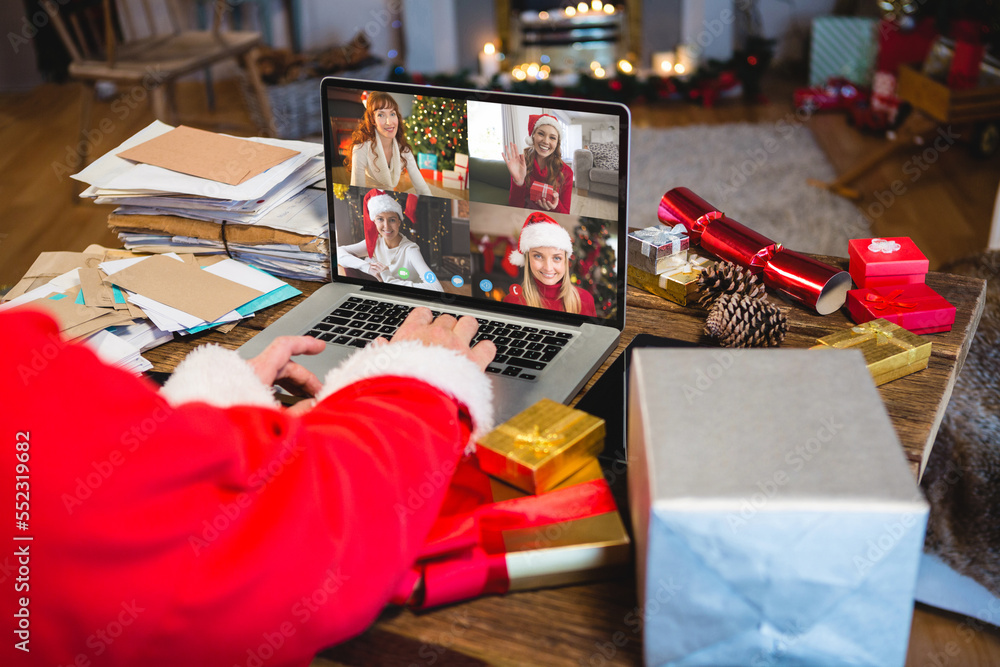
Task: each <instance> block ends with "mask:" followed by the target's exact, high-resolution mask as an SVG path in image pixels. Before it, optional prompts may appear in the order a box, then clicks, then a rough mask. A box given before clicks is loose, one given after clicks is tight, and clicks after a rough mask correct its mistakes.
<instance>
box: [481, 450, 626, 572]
mask: <svg viewBox="0 0 1000 667" xmlns="http://www.w3.org/2000/svg"><path fill="white" fill-rule="evenodd" d="M603 475H604V473H603V472H602V471H601V465H600V463H598V461H597V459H595V458H593V457H591V458H590V459H589V460H588V461H587V462H586V463H585V464H584V466H583V468H581V469H580V470H578V471H577V472H575V473H573V474H572V475H570V476H569V477H568V478H567V479H565V480H563V481H562V482H561V483H559V484H557V485H556V486H555V489H553V490H556V489H563V488H566V487H569V486H574V485H576V484H583V483H584V482H590V481H593V480H595V479H600V478H601V477H602V476H603ZM490 485H491V487H492V491H493V500H495V501H501V500H510V499H512V498H523V497H524V496H525V494H524V493H523V492H522V491H520V490H519V489H515V488H514V487H512V486H509V485H507V484H504V483H503V482H501V481H498V480H495V479H492V480H490ZM503 543H504V551H505V552H506V561H507V574H508V576H509V577H510V590H512V591H523V590H530V589H533V588H548V587H550V586H564V585H567V584H576V583H581V582H585V581H593V580H594V579H599V578H601V577H603V576H606V575H608V574H611V573H614V572H615V571H616V570H617V569H619V568H621V567H623V566H628V565H630V564H631V563H632V545H631V542H630V540H629V537H628V532H627V531H626V530H625V524H624V523H623V522H622V518H621V516H620V515H619V513H618V512H617V511H615V512H605V513H604V514H598V515H597V516H590V517H586V518H583V519H574V520H572V521H561V522H559V523H556V524H550V525H548V526H539V527H538V528H518V529H515V530H505V531H503Z"/></svg>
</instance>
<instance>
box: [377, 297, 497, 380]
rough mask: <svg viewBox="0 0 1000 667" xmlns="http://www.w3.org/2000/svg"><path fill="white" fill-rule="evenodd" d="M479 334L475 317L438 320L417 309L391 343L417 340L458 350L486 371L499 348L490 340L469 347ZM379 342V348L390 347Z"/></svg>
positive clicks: (422, 309) (430, 314) (449, 317)
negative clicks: (381, 346)
mask: <svg viewBox="0 0 1000 667" xmlns="http://www.w3.org/2000/svg"><path fill="white" fill-rule="evenodd" d="M478 330H479V323H478V322H477V321H476V318H474V317H470V316H468V315H466V316H465V317H462V318H460V319H457V320H456V319H455V318H454V317H452V316H451V315H439V316H438V317H437V318H435V317H434V315H433V313H431V311H430V310H429V309H428V308H414V309H413V311H412V312H411V313H410V314H409V315H408V316H407V317H406V319H405V320H403V324H402V325H401V326H400V327H399V330H398V331H397V332H396V335H394V336H393V337H392V340H393V342H395V341H403V340H418V341H420V342H422V343H424V344H425V345H437V346H439V347H444V348H447V349H449V350H455V351H456V352H458V353H460V354H463V355H465V356H466V357H468V358H469V359H471V360H472V361H474V362H475V363H476V364H477V365H478V366H479V367H480V368H481V369H483V370H486V367H487V366H488V365H489V363H490V362H491V361H493V357H494V356H496V353H497V348H496V346H495V345H494V344H493V341H490V340H483V341H480V342H478V343H476V345H474V346H471V347H470V342H471V341H472V338H473V337H474V336H475V335H476V332H477V331H478ZM378 341H380V342H379V343H378V344H391V343H386V342H385V339H384V338H379V339H378Z"/></svg>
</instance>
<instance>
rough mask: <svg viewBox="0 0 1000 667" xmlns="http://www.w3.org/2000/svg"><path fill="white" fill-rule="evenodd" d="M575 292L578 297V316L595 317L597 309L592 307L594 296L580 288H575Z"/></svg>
mask: <svg viewBox="0 0 1000 667" xmlns="http://www.w3.org/2000/svg"><path fill="white" fill-rule="evenodd" d="M576 291H577V294H579V295H580V314H581V315H597V308H596V307H595V306H594V295H593V294H591V293H590V292H588V291H587V290H585V289H583V288H582V287H577V288H576Z"/></svg>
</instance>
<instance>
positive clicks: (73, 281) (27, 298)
mask: <svg viewBox="0 0 1000 667" xmlns="http://www.w3.org/2000/svg"><path fill="white" fill-rule="evenodd" d="M79 285H80V273H79V270H78V269H73V270H71V271H67V272H66V273H64V274H62V275H59V276H56V277H55V278H53V279H52V280H50V281H49V282H47V283H45V284H44V285H41V286H39V287H36V288H35V289H33V290H31V291H29V292H25V293H24V294H22V295H21V296H19V297H17V298H16V299H11V300H10V301H6V302H4V303H3V304H0V311H4V310H7V309H9V308H15V307H17V306H20V305H23V304H25V303H29V302H31V301H35V300H36V299H44V298H45V297H47V296H48V295H50V294H57V293H59V292H65V291H66V290H68V289H70V288H73V287H78V286H79Z"/></svg>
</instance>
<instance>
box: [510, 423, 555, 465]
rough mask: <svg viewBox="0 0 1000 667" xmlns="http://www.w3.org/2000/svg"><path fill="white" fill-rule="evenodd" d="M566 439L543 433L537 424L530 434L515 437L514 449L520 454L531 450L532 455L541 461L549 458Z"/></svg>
mask: <svg viewBox="0 0 1000 667" xmlns="http://www.w3.org/2000/svg"><path fill="white" fill-rule="evenodd" d="M565 439H566V438H565V437H564V436H562V435H560V434H558V433H553V432H551V431H548V432H545V433H542V431H541V429H539V428H538V425H537V424H536V425H535V426H534V428H533V429H532V430H531V431H530V432H523V431H522V432H519V433H516V434H515V435H514V448H515V450H516V451H518V452H521V451H524V450H527V449H530V450H531V453H532V454H534V455H535V457H536V458H539V459H540V458H544V457H545V456H548V455H549V454H550V453H551V452H552V451H553V450H554V449H556V447H557V446H559V445H560V444H562V442H563V440H565Z"/></svg>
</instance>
